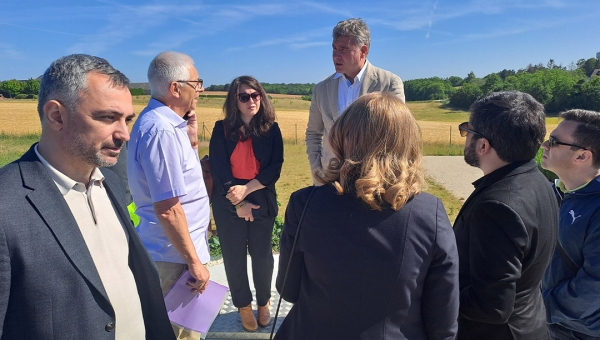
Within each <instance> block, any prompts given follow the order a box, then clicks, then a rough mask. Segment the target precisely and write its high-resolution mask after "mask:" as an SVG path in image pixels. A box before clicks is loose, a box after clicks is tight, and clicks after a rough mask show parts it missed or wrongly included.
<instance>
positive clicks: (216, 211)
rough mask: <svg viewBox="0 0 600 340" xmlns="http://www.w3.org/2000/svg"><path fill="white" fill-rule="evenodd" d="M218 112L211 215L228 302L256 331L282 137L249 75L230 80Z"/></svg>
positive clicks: (263, 315)
mask: <svg viewBox="0 0 600 340" xmlns="http://www.w3.org/2000/svg"><path fill="white" fill-rule="evenodd" d="M223 112H224V113H225V119H224V120H220V121H218V122H216V124H215V127H214V129H213V133H212V137H211V139H210V147H209V148H210V150H209V153H210V163H211V174H212V176H213V179H214V183H215V185H214V188H213V194H212V207H213V216H214V218H215V223H216V225H217V231H218V232H219V240H220V242H221V250H222V254H223V263H224V265H225V274H226V275H227V282H228V284H229V289H230V291H231V298H232V302H233V304H234V305H235V306H236V307H238V309H239V313H240V318H241V320H242V326H243V327H244V328H245V329H246V330H247V331H256V330H257V328H258V325H260V326H262V327H265V326H267V325H268V324H269V322H270V320H271V315H270V312H269V305H270V303H269V300H270V298H271V279H272V275H273V253H272V250H271V239H272V232H273V224H274V223H275V217H276V216H277V212H278V207H277V199H276V195H275V182H276V181H277V180H278V179H279V175H280V173H281V166H282V164H283V141H282V138H281V131H280V130H279V126H278V125H277V123H275V110H274V109H273V106H272V105H271V103H270V102H269V98H268V97H267V95H266V93H265V90H264V89H263V87H262V86H261V85H260V83H259V82H258V81H257V80H256V79H254V78H252V77H248V76H242V77H238V78H236V79H234V80H233V82H232V83H231V85H230V86H229V92H228V93H227V99H226V100H225V104H224V105H223ZM247 252H248V253H249V254H250V257H251V258H252V276H253V279H254V287H255V288H256V303H257V305H258V322H257V319H256V318H255V316H254V312H253V311H252V304H251V302H252V292H251V291H250V284H249V282H248V275H247V268H246V263H247V258H246V254H247Z"/></svg>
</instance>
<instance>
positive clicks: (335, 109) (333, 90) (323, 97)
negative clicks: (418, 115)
mask: <svg viewBox="0 0 600 340" xmlns="http://www.w3.org/2000/svg"><path fill="white" fill-rule="evenodd" d="M332 47H333V65H334V66H335V73H334V74H332V75H330V76H329V77H327V78H325V79H324V80H323V81H321V82H320V83H318V84H317V85H316V86H315V88H314V89H313V94H312V100H311V103H310V112H309V116H308V125H307V127H306V153H307V154H308V162H309V163H310V170H311V173H312V174H314V173H315V171H319V170H320V169H321V168H322V167H327V166H328V165H329V160H330V159H331V157H332V154H331V147H330V146H329V141H328V139H329V138H328V136H329V130H330V129H331V126H332V125H333V122H335V120H336V119H337V118H338V117H339V116H340V115H341V114H342V112H344V110H345V109H346V108H347V107H348V106H349V105H350V104H351V103H352V102H354V101H355V100H356V99H358V97H360V96H362V95H363V94H365V93H371V92H392V93H393V94H395V95H396V96H397V97H398V98H400V100H402V102H404V84H403V83H402V80H401V79H400V77H398V76H397V75H395V74H393V73H391V72H389V71H386V70H382V69H380V68H378V67H375V66H373V65H371V63H370V62H368V61H367V54H369V49H370V48H371V33H370V31H369V27H368V26H367V24H366V23H365V22H364V21H363V20H362V19H354V18H353V19H348V20H344V21H340V22H339V23H338V24H337V25H336V26H335V27H334V28H333V44H332ZM313 182H315V184H318V182H317V180H316V179H315V178H314V176H313Z"/></svg>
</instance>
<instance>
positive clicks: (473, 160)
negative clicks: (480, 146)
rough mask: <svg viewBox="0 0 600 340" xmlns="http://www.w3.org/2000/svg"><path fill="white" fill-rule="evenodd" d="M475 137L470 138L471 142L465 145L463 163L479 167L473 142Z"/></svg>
mask: <svg viewBox="0 0 600 340" xmlns="http://www.w3.org/2000/svg"><path fill="white" fill-rule="evenodd" d="M476 142H477V139H473V138H472V139H471V143H469V145H468V146H466V147H465V163H467V164H469V165H470V166H472V167H475V168H479V158H478V157H477V153H476V152H475V143H476Z"/></svg>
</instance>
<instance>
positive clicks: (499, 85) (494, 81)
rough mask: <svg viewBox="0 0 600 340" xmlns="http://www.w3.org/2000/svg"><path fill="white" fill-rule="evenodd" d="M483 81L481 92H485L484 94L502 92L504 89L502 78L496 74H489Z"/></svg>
mask: <svg viewBox="0 0 600 340" xmlns="http://www.w3.org/2000/svg"><path fill="white" fill-rule="evenodd" d="M483 80H484V81H485V83H484V84H483V86H482V87H481V91H483V93H489V92H497V91H502V90H503V88H504V83H503V82H502V78H500V76H499V75H497V74H496V73H490V74H488V75H487V76H485V77H484V78H483Z"/></svg>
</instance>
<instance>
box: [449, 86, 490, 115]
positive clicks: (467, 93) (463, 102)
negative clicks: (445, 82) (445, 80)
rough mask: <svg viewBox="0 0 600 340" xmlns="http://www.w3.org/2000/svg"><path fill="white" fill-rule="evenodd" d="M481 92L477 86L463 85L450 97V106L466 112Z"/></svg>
mask: <svg viewBox="0 0 600 340" xmlns="http://www.w3.org/2000/svg"><path fill="white" fill-rule="evenodd" d="M482 94H483V92H482V91H481V89H480V88H479V86H476V85H473V84H468V83H467V84H465V85H463V86H462V87H461V88H460V89H458V90H456V93H454V94H453V95H452V96H451V97H450V105H451V106H453V107H456V108H459V109H464V110H468V109H469V107H471V104H473V102H475V101H476V100H477V99H478V98H479V97H481V95H482Z"/></svg>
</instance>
